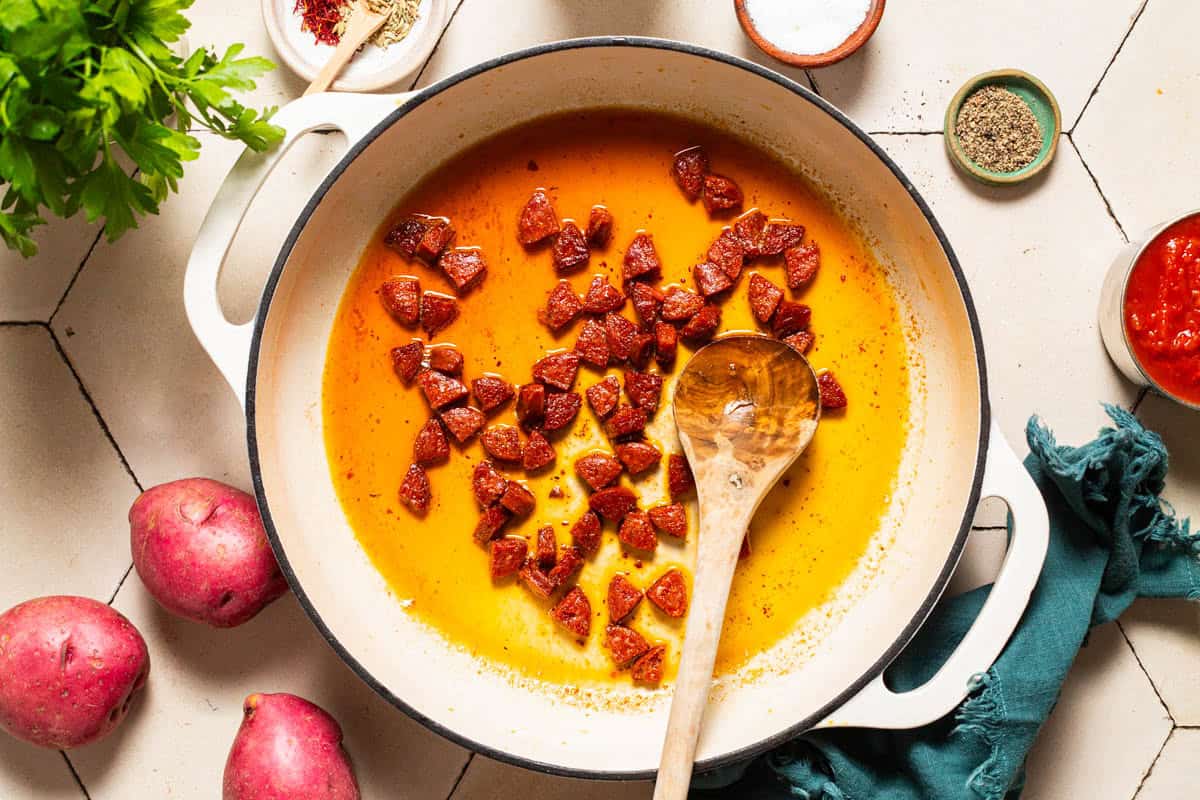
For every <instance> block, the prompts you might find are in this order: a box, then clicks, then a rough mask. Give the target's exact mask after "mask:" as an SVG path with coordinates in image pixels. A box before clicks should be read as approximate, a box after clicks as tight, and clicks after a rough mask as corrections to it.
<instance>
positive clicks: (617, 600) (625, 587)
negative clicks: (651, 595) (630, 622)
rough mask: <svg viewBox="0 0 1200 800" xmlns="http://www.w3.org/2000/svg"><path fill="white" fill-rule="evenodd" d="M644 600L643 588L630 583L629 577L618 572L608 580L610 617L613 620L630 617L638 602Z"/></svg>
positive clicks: (617, 620) (618, 620)
mask: <svg viewBox="0 0 1200 800" xmlns="http://www.w3.org/2000/svg"><path fill="white" fill-rule="evenodd" d="M640 602H642V590H641V589H639V588H637V587H636V586H634V585H633V584H632V583H630V581H629V579H628V578H626V577H625V576H624V575H622V574H621V573H620V572H618V573H617V574H616V575H613V577H612V580H611V581H609V582H608V617H609V619H611V620H612V621H613V622H620V621H621V620H623V619H625V618H626V617H628V616H629V615H630V614H631V613H632V612H633V610H634V609H635V608H637V605H638V603H640Z"/></svg>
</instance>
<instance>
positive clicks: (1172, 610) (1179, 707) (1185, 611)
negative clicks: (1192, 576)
mask: <svg viewBox="0 0 1200 800" xmlns="http://www.w3.org/2000/svg"><path fill="white" fill-rule="evenodd" d="M1121 627H1123V628H1124V629H1125V633H1126V635H1128V636H1129V641H1130V642H1132V643H1133V649H1134V650H1135V651H1136V652H1137V655H1138V658H1139V659H1141V662H1142V666H1144V667H1145V668H1146V671H1147V672H1148V673H1150V680H1151V681H1153V682H1154V687H1155V688H1156V689H1158V693H1159V695H1161V696H1162V700H1163V702H1164V703H1166V704H1167V708H1168V709H1170V711H1171V716H1173V717H1174V718H1175V721H1176V722H1177V723H1179V724H1180V725H1200V674H1197V672H1196V664H1197V661H1198V660H1200V606H1198V605H1197V604H1196V603H1195V602H1193V601H1190V600H1153V599H1146V600H1138V601H1137V602H1136V603H1134V604H1133V606H1132V607H1130V609H1129V610H1128V611H1126V612H1125V614H1124V616H1122V617H1121Z"/></svg>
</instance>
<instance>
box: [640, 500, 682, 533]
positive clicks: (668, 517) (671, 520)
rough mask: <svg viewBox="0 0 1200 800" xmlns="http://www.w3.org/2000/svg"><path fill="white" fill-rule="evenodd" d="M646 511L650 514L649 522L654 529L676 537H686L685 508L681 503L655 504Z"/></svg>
mask: <svg viewBox="0 0 1200 800" xmlns="http://www.w3.org/2000/svg"><path fill="white" fill-rule="evenodd" d="M646 513H647V514H649V515H650V524H652V525H653V526H654V527H655V528H656V529H658V530H660V531H662V532H663V533H665V534H667V535H668V536H674V537H675V538H677V539H683V538H686V537H687V510H686V509H684V507H683V503H667V504H666V505H661V506H655V507H654V508H652V509H650V510H649V511H647V512H646Z"/></svg>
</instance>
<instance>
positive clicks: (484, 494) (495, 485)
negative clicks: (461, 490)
mask: <svg viewBox="0 0 1200 800" xmlns="http://www.w3.org/2000/svg"><path fill="white" fill-rule="evenodd" d="M507 488H508V478H506V477H504V476H503V475H501V474H500V473H499V472H497V471H496V468H495V467H494V466H492V462H490V461H480V462H479V463H478V464H476V465H475V470H474V471H473V472H472V473H471V489H472V490H473V491H474V493H475V500H476V502H478V503H479V505H481V506H483V507H484V508H488V507H490V506H494V505H496V503H499V502H500V498H501V497H502V496H503V495H504V490H505V489H507Z"/></svg>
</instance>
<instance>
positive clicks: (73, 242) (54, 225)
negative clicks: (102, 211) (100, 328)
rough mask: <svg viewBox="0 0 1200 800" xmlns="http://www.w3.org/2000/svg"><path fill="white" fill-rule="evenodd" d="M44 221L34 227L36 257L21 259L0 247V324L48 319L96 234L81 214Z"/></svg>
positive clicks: (95, 228)
mask: <svg viewBox="0 0 1200 800" xmlns="http://www.w3.org/2000/svg"><path fill="white" fill-rule="evenodd" d="M46 220H47V222H46V224H45V225H39V226H38V227H36V228H34V234H33V238H34V240H35V241H36V242H37V243H38V253H37V255H35V256H33V257H31V258H23V257H22V256H21V255H20V254H19V253H17V252H16V251H14V250H9V249H7V248H4V247H0V321H12V320H20V321H29V320H36V321H38V322H45V321H46V320H48V319H50V314H52V313H53V312H54V307H55V306H56V305H58V301H59V299H61V298H62V296H63V292H64V291H66V289H67V284H69V283H70V282H71V277H72V276H73V275H74V274H75V272H76V271H77V270H78V269H79V265H80V264H82V263H83V258H84V256H86V255H87V252H88V248H90V247H91V246H92V242H93V241H95V239H96V234H97V233H99V229H98V228H97V227H96V226H95V225H89V224H88V223H87V221H86V220H85V219H84V217H83V214H82V213H79V214H76V215H75V216H74V217H71V218H70V219H65V220H63V219H54V218H51V217H48V216H47V217H46Z"/></svg>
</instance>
